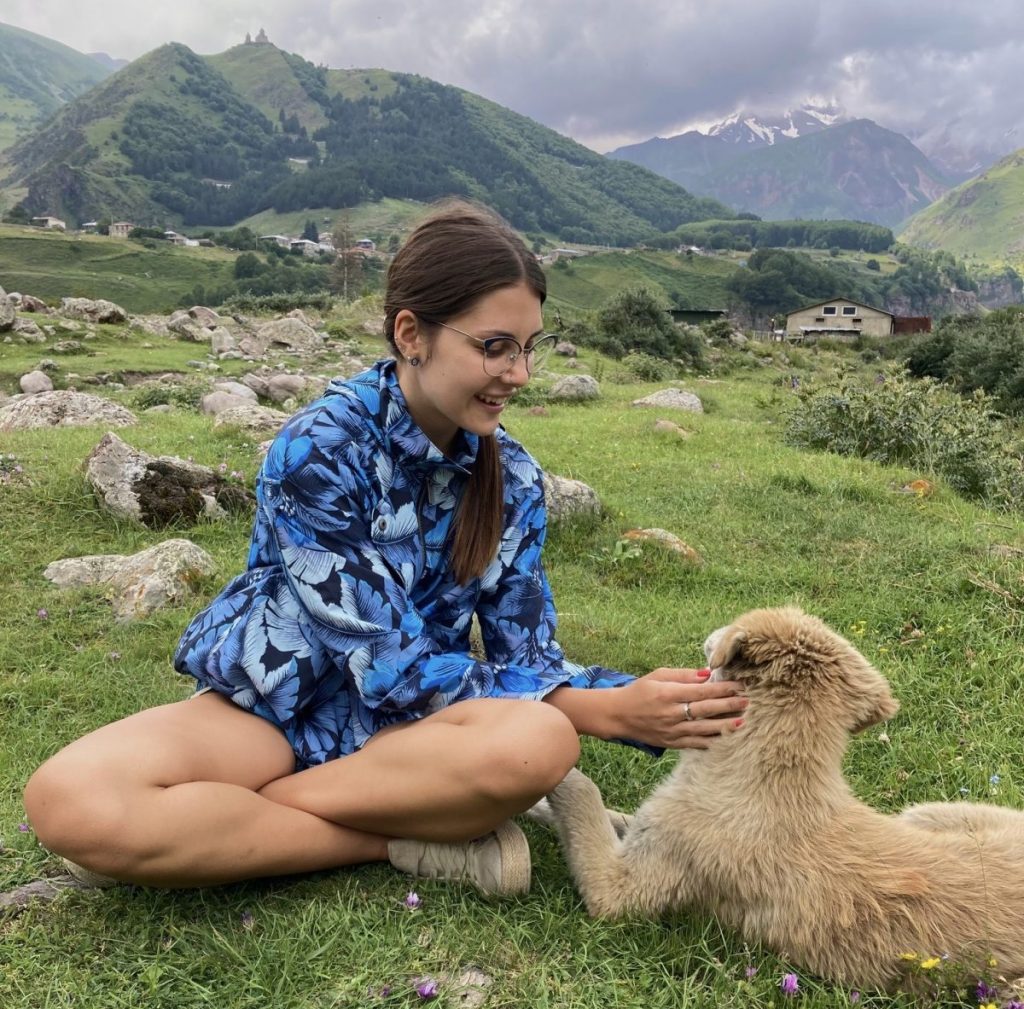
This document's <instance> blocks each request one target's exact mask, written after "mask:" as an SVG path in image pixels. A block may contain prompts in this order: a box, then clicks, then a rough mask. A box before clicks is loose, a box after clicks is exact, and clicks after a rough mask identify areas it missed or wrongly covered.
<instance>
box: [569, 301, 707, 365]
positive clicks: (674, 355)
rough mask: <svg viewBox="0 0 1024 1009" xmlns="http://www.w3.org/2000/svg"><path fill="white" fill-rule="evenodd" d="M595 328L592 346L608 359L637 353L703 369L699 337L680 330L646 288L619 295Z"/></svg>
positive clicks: (609, 304)
mask: <svg viewBox="0 0 1024 1009" xmlns="http://www.w3.org/2000/svg"><path fill="white" fill-rule="evenodd" d="M596 325H597V331H596V333H594V334H593V335H591V336H590V338H589V341H588V342H589V345H590V346H592V347H595V348H596V349H598V350H600V351H601V352H602V353H605V354H607V355H608V356H609V357H615V358H622V357H624V356H625V355H626V354H627V353H629V352H638V353H641V354H646V355H649V356H651V357H656V358H660V359H662V360H664V361H672V360H674V359H682V362H683V365H684V366H685V367H694V368H702V367H703V366H704V357H703V352H704V344H703V340H702V339H701V337H700V335H699V334H697V333H696V331H690V330H689V329H688V328H687V329H680V328H679V327H677V326H676V325H675V323H674V322H672V319H671V317H670V316H669V314H668V312H667V311H666V310H665V307H664V306H663V305H662V304H661V303H660V302H659V301H658V299H657V298H656V297H655V296H654V295H653V294H652V293H651V292H650V291H649V290H647V289H646V288H643V287H637V288H630V289H629V290H626V291H620V292H619V293H618V294H616V295H615V296H614V297H612V298H611V299H610V300H609V301H608V303H607V304H606V305H605V306H604V308H602V309H601V310H600V311H599V312H598V313H597V318H596ZM695 334H696V335H695Z"/></svg>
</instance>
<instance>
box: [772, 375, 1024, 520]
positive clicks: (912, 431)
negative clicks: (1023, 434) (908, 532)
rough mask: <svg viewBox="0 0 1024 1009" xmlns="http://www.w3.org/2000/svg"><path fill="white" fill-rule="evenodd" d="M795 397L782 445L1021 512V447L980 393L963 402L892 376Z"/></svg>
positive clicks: (935, 386) (936, 387)
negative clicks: (873, 465) (863, 463)
mask: <svg viewBox="0 0 1024 1009" xmlns="http://www.w3.org/2000/svg"><path fill="white" fill-rule="evenodd" d="M797 395H798V401H797V405H796V406H795V407H794V408H793V410H792V411H791V412H790V414H789V417H788V418H787V430H786V440H787V441H788V442H789V443H790V444H793V445H797V446H800V447H802V448H811V449H824V450H825V451H829V452H836V453H838V454H839V455H854V456H861V457H863V458H865V459H872V460H874V461H875V462H879V463H884V464H902V465H905V466H909V467H912V468H914V469H919V470H922V471H924V472H926V473H930V474H933V475H937V476H940V477H942V478H943V479H944V480H945V481H946V483H948V484H949V485H950V487H952V488H953V489H954V490H955V491H957V492H958V493H960V494H963V495H964V496H965V497H969V498H976V499H981V500H985V501H990V502H992V503H994V504H1000V505H1003V506H1007V507H1015V508H1019V507H1021V506H1022V505H1024V466H1022V455H1021V449H1022V447H1021V446H1019V445H1015V444H1013V442H1012V441H1011V438H1010V436H1009V434H1008V433H1007V431H1006V430H1005V428H1004V426H1003V423H1002V420H1001V418H1000V416H999V415H998V414H997V413H996V412H995V411H994V409H993V402H992V400H991V399H990V398H989V397H988V396H986V395H985V394H984V393H982V392H978V393H976V394H975V395H974V396H973V398H971V399H964V398H963V397H961V396H959V395H957V394H956V392H954V391H953V390H952V389H950V388H949V387H947V386H943V385H940V384H939V383H937V382H936V381H934V380H931V379H926V380H919V379H914V378H912V377H910V376H908V375H906V374H904V373H895V374H889V375H884V374H883V375H880V376H879V380H876V382H875V383H874V384H872V385H863V384H860V382H859V380H858V379H854V378H849V377H848V378H845V379H842V380H840V382H839V385H838V386H837V387H834V388H829V389H804V390H802V391H801V392H799V393H798V394H797Z"/></svg>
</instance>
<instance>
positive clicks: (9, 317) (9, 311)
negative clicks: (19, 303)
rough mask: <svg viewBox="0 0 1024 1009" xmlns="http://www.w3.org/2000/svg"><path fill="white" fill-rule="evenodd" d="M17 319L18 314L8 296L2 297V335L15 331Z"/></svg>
mask: <svg viewBox="0 0 1024 1009" xmlns="http://www.w3.org/2000/svg"><path fill="white" fill-rule="evenodd" d="M16 318H17V314H16V313H15V311H14V305H12V304H11V302H10V299H9V298H8V297H7V295H6V294H3V295H0V333H6V332H7V330H9V329H13V328H14V320H15V319H16Z"/></svg>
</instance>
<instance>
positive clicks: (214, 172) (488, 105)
mask: <svg viewBox="0 0 1024 1009" xmlns="http://www.w3.org/2000/svg"><path fill="white" fill-rule="evenodd" d="M6 162H7V164H6V174H5V177H4V180H3V182H4V184H5V185H6V186H7V187H8V188H20V189H22V190H25V189H27V193H28V195H27V197H26V198H25V200H24V202H23V208H24V210H25V211H27V212H29V213H30V214H57V215H59V216H61V217H66V218H68V219H70V220H71V221H78V222H80V221H82V220H84V219H87V218H100V217H103V216H110V217H115V218H126V219H129V220H133V221H135V222H137V223H143V224H160V225H168V224H180V223H184V224H186V225H193V226H202V225H214V226H226V225H232V224H235V223H237V222H238V221H239V220H242V219H244V218H246V217H248V216H250V215H252V214H255V213H258V212H261V211H263V210H266V209H269V208H273V209H274V210H276V211H278V212H286V211H294V210H300V209H303V208H321V207H342V206H353V205H355V204H357V203H361V202H364V201H367V200H375V199H379V198H381V197H396V198H400V199H411V200H419V201H429V200H433V199H436V198H439V197H442V196H447V195H453V194H454V195H464V196H469V197H473V198H475V199H479V200H481V201H483V202H485V203H488V204H489V205H491V206H493V207H495V208H496V209H497V210H498V211H500V212H501V213H503V214H504V215H505V216H506V217H508V218H509V220H511V221H512V223H513V224H515V225H516V226H518V227H520V228H522V229H524V230H528V231H534V232H546V233H549V234H554V235H558V236H559V237H560V238H561V239H562V240H564V241H573V242H583V243H593V244H604V243H611V244H632V243H634V242H637V241H641V240H643V239H644V238H646V237H649V236H650V235H652V234H654V233H656V232H665V231H670V230H672V229H674V228H676V227H678V226H679V225H680V224H683V223H687V222H690V221H693V220H699V219H704V218H709V217H719V216H725V217H730V216H732V215H731V212H730V211H729V210H728V209H727V208H726V207H724V206H722V205H721V204H719V203H717V202H716V201H714V200H707V199H699V198H696V197H694V196H692V195H691V194H690V193H688V192H687V191H686V190H684V189H682V188H680V187H679V186H678V185H676V184H674V183H672V182H670V181H667V180H666V179H664V178H661V177H659V176H658V175H656V174H654V173H652V172H649V171H646V170H645V169H643V168H640V167H638V166H636V165H632V164H629V163H625V162H617V161H610V160H609V159H607V158H604V157H602V156H601V155H599V154H596V153H594V152H593V151H591V150H589V149H588V148H585V147H583V146H581V145H580V144H577V143H575V142H574V141H572V140H569V139H568V138H566V137H563V136H561V135H560V134H558V133H555V132H554V131H552V130H549V129H547V128H546V127H543V126H540V125H539V124H538V123H536V122H534V121H532V120H530V119H527V118H526V117H525V116H520V115H518V114H516V113H514V112H511V111H510V110H508V109H505V108H502V107H501V106H499V105H496V104H494V103H493V102H489V101H487V100H486V99H483V98H481V97H480V96H478V95H474V94H471V93H470V92H467V91H462V90H460V89H458V88H453V87H447V86H444V85H441V84H438V83H436V82H434V81H431V80H428V79H427V78H424V77H417V76H414V75H409V74H399V73H390V72H387V71H366V70H351V71H343V70H327V69H326V68H323V67H315V66H313V65H312V64H311V63H308V62H307V61H305V60H304V59H302V58H301V57H299V56H295V55H293V54H290V53H285V52H282V51H281V50H280V49H278V48H277V47H275V46H273V45H271V44H269V43H263V44H245V45H241V46H236V47H234V48H233V49H230V50H228V51H227V52H226V53H221V54H219V55H217V56H213V57H201V56H197V55H196V54H195V53H193V52H192V51H191V50H190V49H188V48H187V47H186V46H183V45H180V44H177V43H169V44H167V45H165V46H161V47H160V48H159V49H156V50H154V51H153V52H152V53H148V54H147V55H146V56H143V57H141V58H140V59H138V60H136V61H134V62H133V63H131V64H130V65H129V66H128V67H126V68H125V69H123V70H121V71H119V72H118V73H116V74H115V75H114V76H113V77H110V78H109V79H107V80H105V81H104V82H102V83H101V84H100V85H98V86H97V87H95V88H94V89H93V90H92V91H90V92H88V93H87V94H85V95H83V96H82V97H81V98H78V99H76V100H75V101H73V102H70V103H69V104H67V105H66V106H64V107H63V108H62V109H61V110H60V111H58V112H57V114H56V115H55V116H54V117H53V118H52V119H51V120H50V121H49V122H48V123H47V124H46V126H45V127H44V128H43V129H41V130H39V131H38V132H37V133H36V134H34V135H33V136H31V137H29V138H26V139H25V140H23V141H22V142H20V143H19V144H17V145H16V146H15V147H14V148H12V149H11V150H10V151H8V152H7V155H6Z"/></svg>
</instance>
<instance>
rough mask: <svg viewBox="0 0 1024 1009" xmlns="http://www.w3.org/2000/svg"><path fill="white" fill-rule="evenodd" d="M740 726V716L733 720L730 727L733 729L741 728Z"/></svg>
mask: <svg viewBox="0 0 1024 1009" xmlns="http://www.w3.org/2000/svg"><path fill="white" fill-rule="evenodd" d="M742 726H743V719H742V718H737V719H736V720H735V721H734V722H733V723H732V727H733V728H734V729H739V728H741V727H742Z"/></svg>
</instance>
